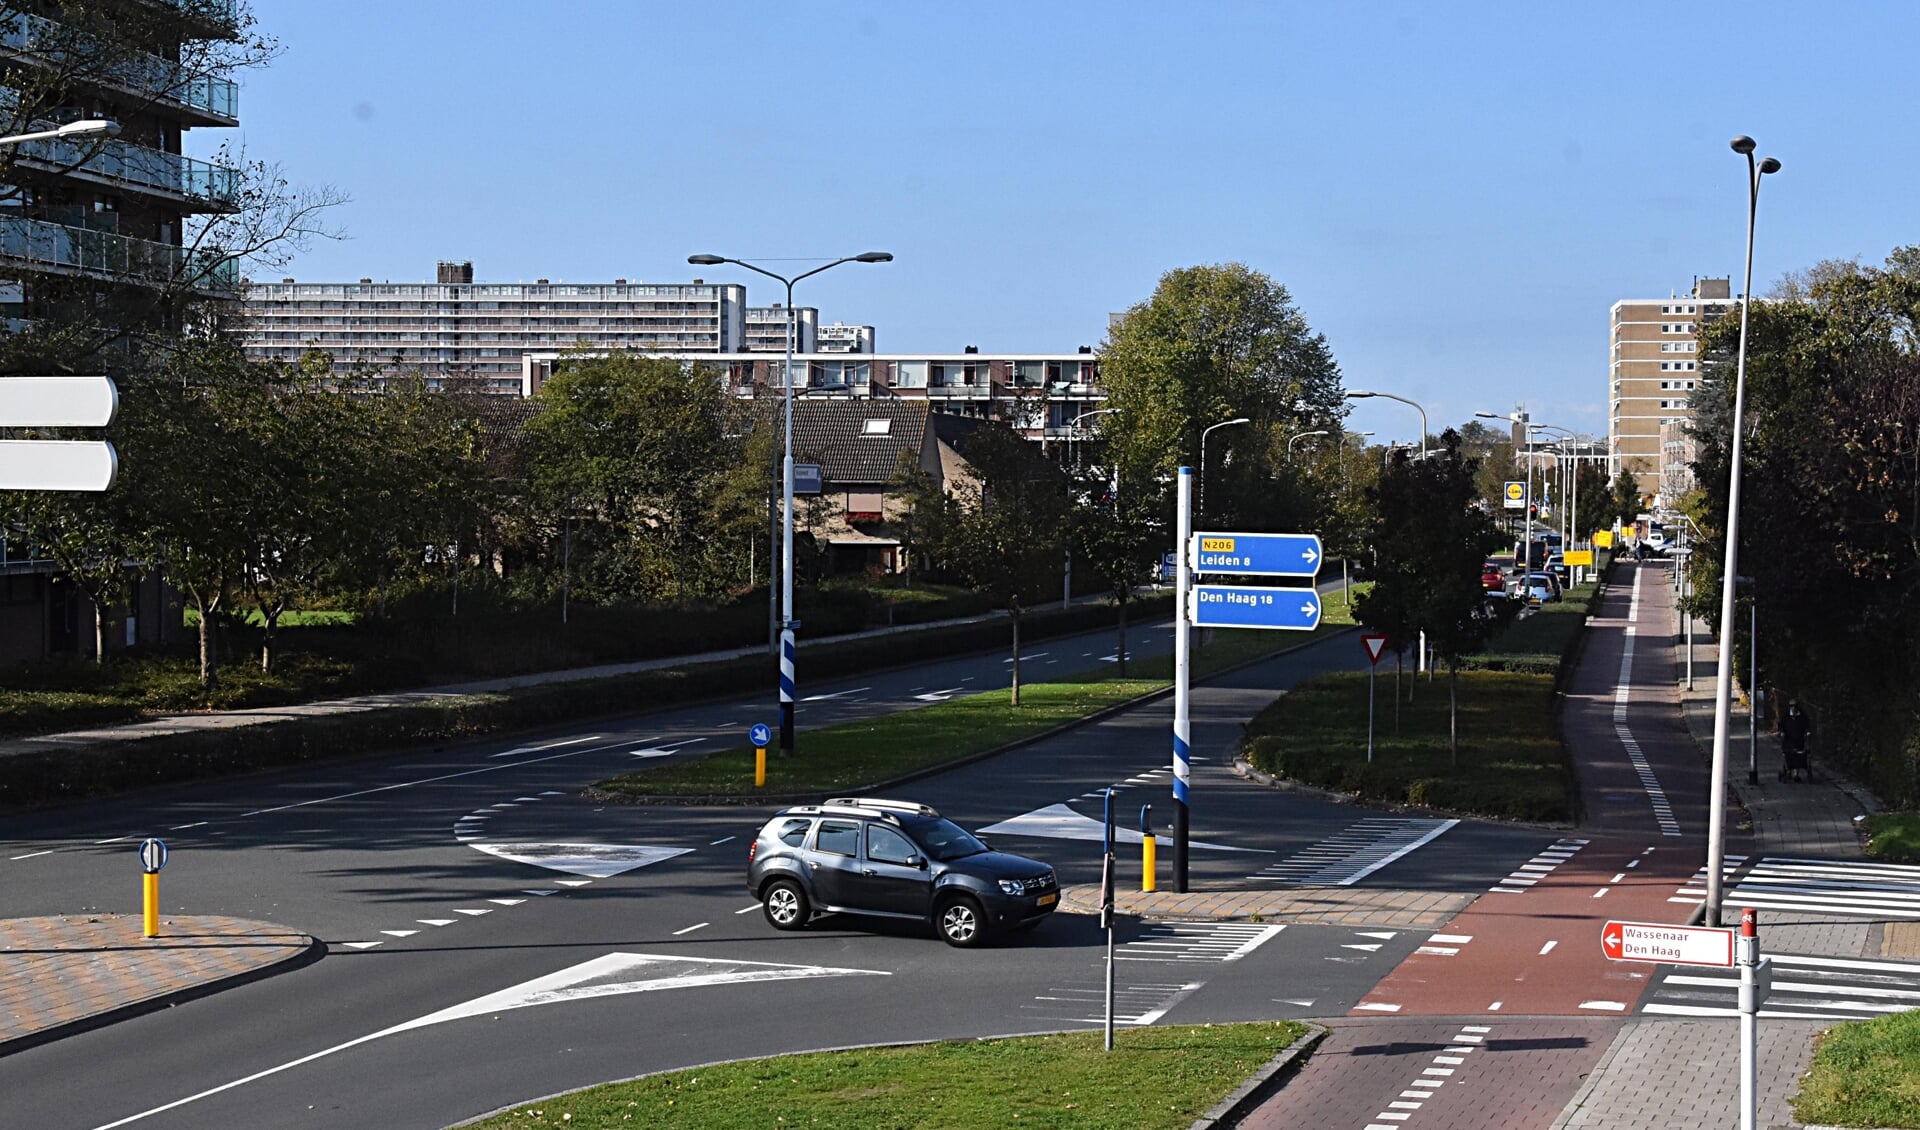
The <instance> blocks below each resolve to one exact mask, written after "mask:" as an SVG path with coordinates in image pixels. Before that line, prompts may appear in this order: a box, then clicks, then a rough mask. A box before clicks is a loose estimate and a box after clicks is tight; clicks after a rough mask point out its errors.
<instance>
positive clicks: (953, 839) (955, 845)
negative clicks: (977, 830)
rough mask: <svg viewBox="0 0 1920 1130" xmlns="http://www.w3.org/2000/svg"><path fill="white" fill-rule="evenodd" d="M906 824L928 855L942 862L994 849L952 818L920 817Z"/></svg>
mask: <svg viewBox="0 0 1920 1130" xmlns="http://www.w3.org/2000/svg"><path fill="white" fill-rule="evenodd" d="M906 826H907V830H908V831H910V832H912V833H913V838H914V839H916V840H918V841H920V846H921V847H923V848H925V849H927V857H928V858H929V859H933V860H937V861H938V862H941V863H945V862H947V861H948V860H950V859H960V858H962V857H964V856H969V855H979V854H980V853H981V852H984V851H990V850H992V849H990V848H988V847H987V845H985V844H983V843H981V842H980V841H979V840H977V839H975V838H974V837H973V834H972V833H970V832H968V831H967V830H966V829H965V828H962V827H961V826H960V825H958V824H955V823H954V822H953V821H951V820H944V819H939V818H937V817H920V818H918V819H913V820H909V821H906Z"/></svg>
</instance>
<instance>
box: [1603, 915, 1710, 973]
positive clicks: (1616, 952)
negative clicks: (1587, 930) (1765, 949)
mask: <svg viewBox="0 0 1920 1130" xmlns="http://www.w3.org/2000/svg"><path fill="white" fill-rule="evenodd" d="M1600 951H1601V952H1602V953H1604V954H1606V955H1607V956H1608V957H1610V958H1612V959H1613V960H1615V961H1656V962H1660V963H1661V964H1664V965H1717V966H1721V967H1723V968H1728V967H1731V966H1732V965H1733V931H1732V930H1727V929H1720V928H1717V927H1713V926H1667V925H1663V924H1661V923H1658V922H1609V923H1607V927H1606V929H1604V930H1602V931H1601V932H1600Z"/></svg>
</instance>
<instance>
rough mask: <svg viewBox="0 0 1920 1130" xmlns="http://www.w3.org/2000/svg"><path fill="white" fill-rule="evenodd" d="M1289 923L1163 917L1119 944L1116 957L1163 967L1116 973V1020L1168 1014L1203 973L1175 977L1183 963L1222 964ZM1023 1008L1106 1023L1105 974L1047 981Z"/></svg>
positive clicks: (1135, 1021)
mask: <svg viewBox="0 0 1920 1130" xmlns="http://www.w3.org/2000/svg"><path fill="white" fill-rule="evenodd" d="M1285 929H1286V926H1285V925H1277V926H1263V925H1259V924H1257V923H1242V922H1161V923H1156V924H1155V925H1153V926H1151V927H1149V928H1148V929H1147V930H1146V931H1145V932H1144V933H1142V934H1141V935H1140V936H1139V937H1137V938H1133V939H1131V940H1129V941H1126V942H1123V943H1121V944H1120V945H1118V946H1116V947H1115V948H1114V955H1113V956H1114V958H1115V960H1116V961H1127V962H1152V963H1155V964H1157V965H1159V966H1161V967H1163V968H1164V972H1163V971H1162V970H1160V969H1149V968H1146V967H1143V966H1128V967H1124V968H1128V969H1137V971H1138V972H1139V973H1140V974H1142V975H1143V976H1146V977H1151V978H1153V979H1152V980H1134V979H1133V977H1132V976H1131V975H1121V976H1118V977H1116V979H1115V985H1114V991H1113V1020H1114V1023H1116V1024H1132V1025H1136V1026H1139V1025H1147V1024H1152V1023H1153V1022H1154V1021H1156V1020H1159V1019H1160V1018H1161V1017H1162V1016H1165V1015H1166V1014H1167V1010H1169V1009H1171V1008H1172V1007H1173V1006H1174V1005H1176V1004H1179V1003H1180V1002H1181V1001H1182V1000H1185V999H1186V998H1187V997H1188V996H1191V995H1192V994H1193V993H1195V992H1197V991H1198V990H1199V989H1200V987H1201V986H1202V985H1205V984H1206V981H1205V980H1204V979H1200V978H1196V979H1191V980H1186V979H1182V980H1175V979H1174V978H1175V977H1177V976H1179V975H1180V974H1179V972H1177V971H1176V968H1177V967H1179V966H1189V967H1191V966H1195V965H1200V966H1205V965H1218V964H1223V963H1225V962H1229V961H1238V960H1240V959H1241V958H1243V957H1245V956H1247V955H1248V954H1250V953H1252V952H1253V951H1254V950H1256V949H1258V948H1260V947H1261V946H1262V945H1264V944H1266V942H1268V941H1269V940H1271V939H1272V938H1274V937H1276V936H1277V935H1279V934H1280V932H1281V931H1283V930H1285ZM1020 1007H1021V1009H1022V1010H1023V1011H1026V1012H1029V1013H1032V1014H1034V1015H1035V1016H1038V1017H1042V1018H1044V1019H1047V1020H1060V1021H1066V1022H1068V1023H1086V1024H1101V1023H1104V1022H1105V1020H1106V980H1105V978H1104V976H1102V977H1090V978H1083V979H1077V980H1073V981H1068V982H1066V983H1065V984H1063V985H1054V986H1050V987H1048V989H1047V991H1046V992H1044V993H1042V994H1040V995H1039V996H1036V997H1034V998H1033V1002H1032V1003H1030V1004H1024V1005H1021V1006H1020Z"/></svg>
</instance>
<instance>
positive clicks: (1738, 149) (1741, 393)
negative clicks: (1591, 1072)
mask: <svg viewBox="0 0 1920 1130" xmlns="http://www.w3.org/2000/svg"><path fill="white" fill-rule="evenodd" d="M1731 144H1732V146H1733V151H1734V152H1735V153H1738V154H1740V155H1742V156H1744V157H1745V158H1746V159H1747V273H1746V283H1745V284H1744V286H1745V288H1744V289H1743V290H1741V292H1740V350H1739V359H1738V362H1737V364H1736V365H1735V366H1734V384H1733V424H1732V430H1733V437H1732V438H1733V445H1732V449H1731V451H1730V452H1729V456H1728V475H1727V530H1726V539H1727V544H1726V551H1725V555H1724V567H1723V569H1722V571H1721V577H1720V659H1719V670H1718V672H1717V673H1716V675H1715V678H1714V694H1713V769H1712V775H1711V776H1710V777H1709V778H1708V780H1707V898H1706V924H1707V925H1709V926H1718V925H1720V895H1721V891H1720V887H1721V882H1720V880H1721V875H1720V872H1721V869H1722V867H1723V866H1724V863H1723V861H1724V859H1725V857H1726V845H1725V844H1724V843H1723V842H1722V840H1723V839H1724V837H1725V834H1726V814H1727V801H1726V788H1727V728H1728V725H1729V724H1730V723H1731V721H1732V713H1733V649H1732V648H1730V647H1728V646H1727V645H1728V644H1729V643H1731V642H1732V640H1733V632H1732V631H1731V630H1730V625H1731V624H1732V623H1733V586H1734V583H1735V580H1734V578H1735V577H1737V576H1738V575H1739V565H1740V455H1741V446H1742V445H1741V442H1740V441H1741V433H1742V432H1743V431H1744V430H1745V420H1746V412H1747V323H1748V319H1749V317H1750V315H1751V314H1752V312H1753V223H1754V217H1755V214H1756V213H1757V212H1758V211H1759V208H1760V178H1761V177H1763V176H1765V175H1766V174H1768V173H1777V172H1779V171H1780V162H1779V161H1776V160H1775V159H1773V158H1772V157H1767V158H1765V159H1763V160H1761V161H1760V162H1759V163H1758V164H1755V162H1754V160H1753V151H1754V148H1755V146H1754V143H1753V139H1752V138H1751V137H1747V136H1745V135H1742V136H1740V137H1736V138H1734V139H1733V141H1732V142H1731Z"/></svg>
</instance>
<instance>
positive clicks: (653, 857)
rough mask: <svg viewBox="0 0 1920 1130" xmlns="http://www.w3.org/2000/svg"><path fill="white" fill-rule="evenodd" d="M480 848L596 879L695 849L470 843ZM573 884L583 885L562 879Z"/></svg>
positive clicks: (519, 861) (487, 851)
mask: <svg viewBox="0 0 1920 1130" xmlns="http://www.w3.org/2000/svg"><path fill="white" fill-rule="evenodd" d="M467 846H468V847H470V848H473V849H474V850H476V851H484V852H486V853H487V854H488V855H496V856H499V857H500V858H501V859H510V860H512V861H513V862H515V863H527V864H531V865H533V866H535V867H546V868H551V869H552V870H554V871H565V872H566V873H567V874H569V875H585V876H588V877H589V878H593V879H610V878H612V877H613V876H615V875H618V874H620V873H621V872H623V871H632V870H633V869H634V868H636V867H646V866H649V865H650V864H655V863H660V862H662V861H664V860H668V859H672V858H673V857H674V856H676V855H685V854H687V853H688V852H690V851H692V850H693V849H692V848H670V847H653V846H651V845H649V844H468V845H467ZM560 882H562V883H566V884H568V885H570V886H574V885H579V880H577V879H562V880H560Z"/></svg>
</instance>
